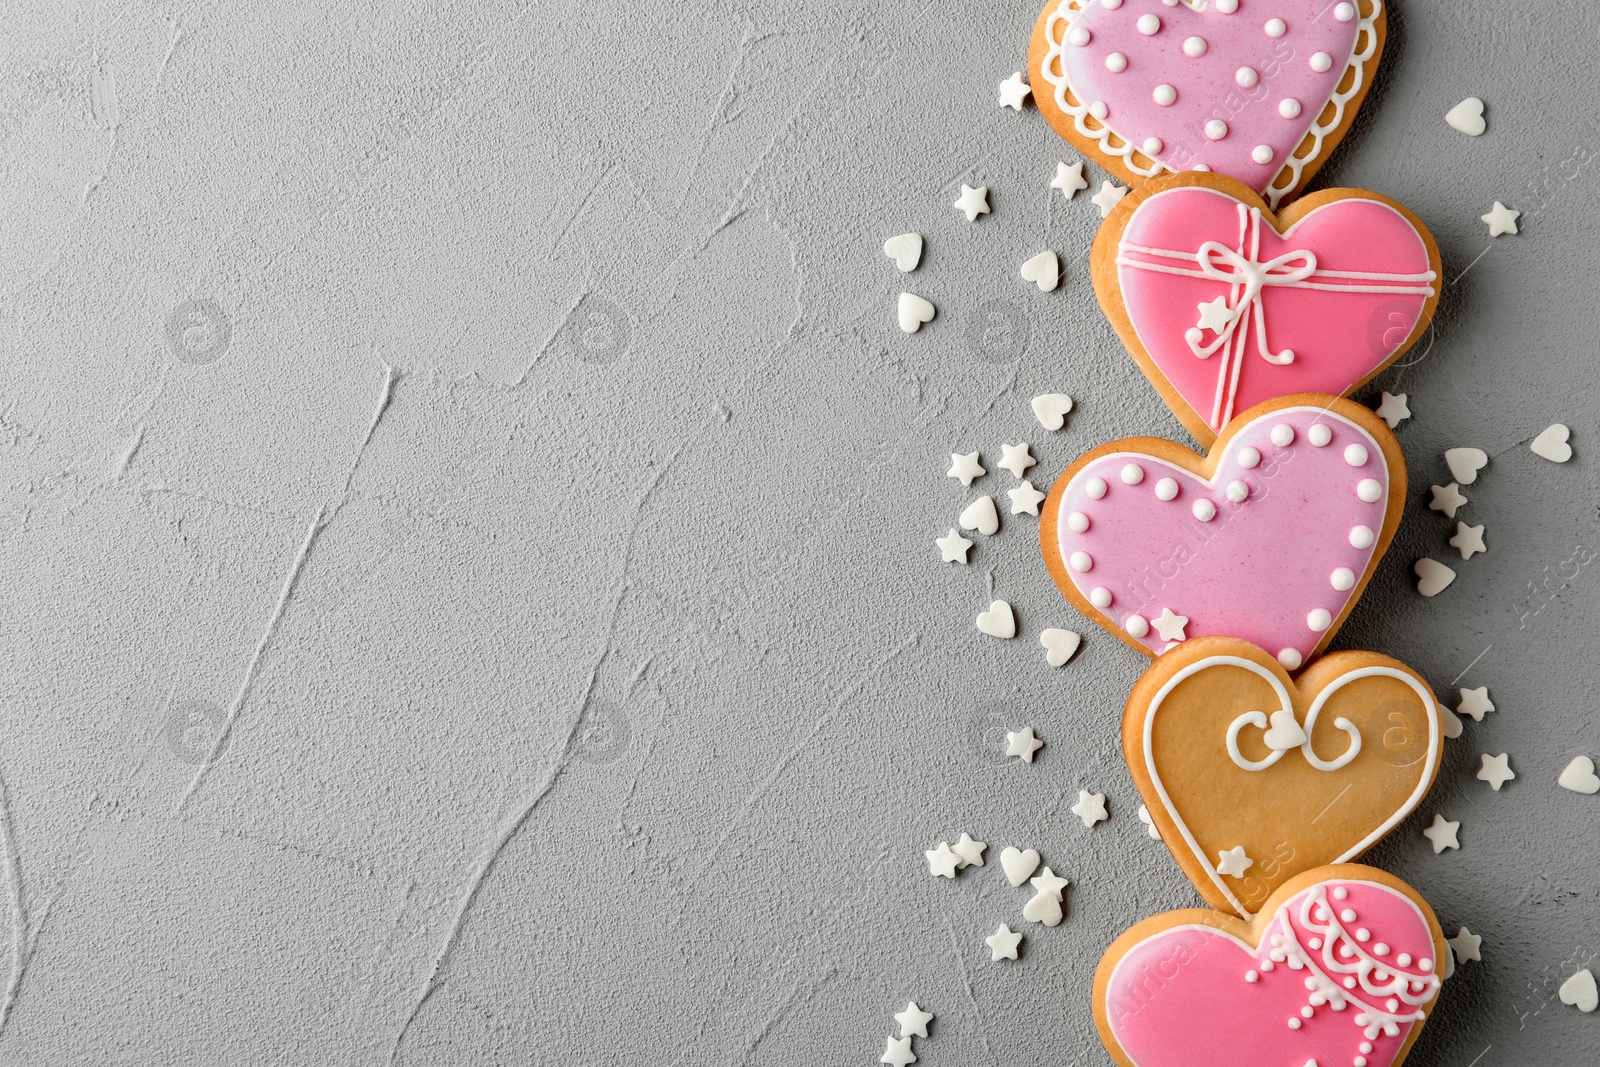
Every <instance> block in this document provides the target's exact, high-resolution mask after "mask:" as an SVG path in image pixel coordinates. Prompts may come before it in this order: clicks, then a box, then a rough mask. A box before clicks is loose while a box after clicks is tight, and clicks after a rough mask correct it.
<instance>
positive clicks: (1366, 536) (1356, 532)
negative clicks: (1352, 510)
mask: <svg viewBox="0 0 1600 1067" xmlns="http://www.w3.org/2000/svg"><path fill="white" fill-rule="evenodd" d="M1375 540H1377V538H1376V537H1375V536H1374V535H1373V533H1372V527H1370V526H1352V527H1350V547H1351V548H1371V547H1372V542H1373V541H1375Z"/></svg>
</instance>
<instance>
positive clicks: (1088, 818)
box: [1072, 789, 1111, 826]
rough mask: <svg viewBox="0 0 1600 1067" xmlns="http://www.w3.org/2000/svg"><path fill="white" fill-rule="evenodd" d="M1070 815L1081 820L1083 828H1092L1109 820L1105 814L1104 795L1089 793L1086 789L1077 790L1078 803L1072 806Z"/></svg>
mask: <svg viewBox="0 0 1600 1067" xmlns="http://www.w3.org/2000/svg"><path fill="white" fill-rule="evenodd" d="M1072 814H1074V815H1076V816H1077V817H1078V818H1080V819H1082V820H1083V825H1085V826H1093V825H1094V824H1095V823H1097V822H1104V821H1105V820H1107V819H1109V818H1111V816H1109V815H1107V814H1106V795H1105V794H1104V793H1091V792H1089V791H1088V790H1087V789H1080V790H1078V802H1077V803H1076V804H1074V805H1072Z"/></svg>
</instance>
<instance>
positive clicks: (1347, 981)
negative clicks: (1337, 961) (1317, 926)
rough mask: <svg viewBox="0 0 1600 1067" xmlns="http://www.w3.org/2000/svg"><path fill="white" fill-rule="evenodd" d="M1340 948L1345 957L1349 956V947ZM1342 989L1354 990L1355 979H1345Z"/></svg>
mask: <svg viewBox="0 0 1600 1067" xmlns="http://www.w3.org/2000/svg"><path fill="white" fill-rule="evenodd" d="M1341 948H1342V950H1343V952H1344V954H1345V955H1346V956H1349V955H1351V952H1350V946H1349V945H1344V946H1341ZM1344 987H1345V988H1346V989H1354V988H1355V987H1356V980H1355V978H1353V977H1351V978H1346V979H1345V980H1344Z"/></svg>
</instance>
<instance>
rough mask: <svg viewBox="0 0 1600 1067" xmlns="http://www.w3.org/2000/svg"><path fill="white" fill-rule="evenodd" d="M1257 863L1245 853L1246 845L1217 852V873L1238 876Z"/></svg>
mask: <svg viewBox="0 0 1600 1067" xmlns="http://www.w3.org/2000/svg"><path fill="white" fill-rule="evenodd" d="M1255 865H1256V861H1255V860H1253V859H1251V858H1250V857H1249V856H1246V855H1245V854H1244V846H1243V845H1236V846H1234V847H1233V848H1230V849H1224V850H1223V851H1221V852H1219V853H1217V873H1218V874H1226V875H1231V876H1232V877H1234V878H1238V877H1240V876H1242V875H1243V874H1244V872H1245V871H1248V870H1249V869H1250V868H1251V867H1254V866H1255Z"/></svg>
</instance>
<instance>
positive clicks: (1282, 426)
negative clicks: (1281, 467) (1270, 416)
mask: <svg viewBox="0 0 1600 1067" xmlns="http://www.w3.org/2000/svg"><path fill="white" fill-rule="evenodd" d="M1272 443H1273V444H1275V445H1277V446H1278V447H1279V448H1288V447H1289V446H1290V445H1292V444H1294V427H1293V426H1290V425H1289V424H1288V423H1287V422H1280V423H1278V425H1276V426H1274V427H1273V428H1272Z"/></svg>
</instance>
